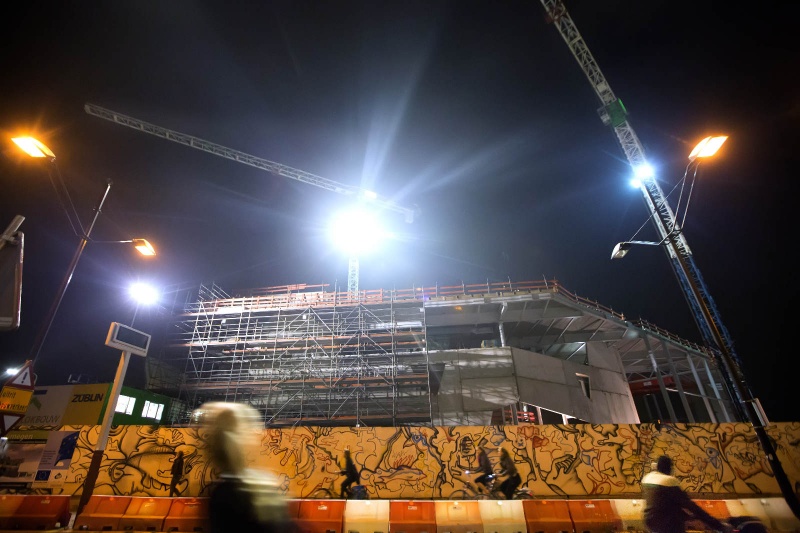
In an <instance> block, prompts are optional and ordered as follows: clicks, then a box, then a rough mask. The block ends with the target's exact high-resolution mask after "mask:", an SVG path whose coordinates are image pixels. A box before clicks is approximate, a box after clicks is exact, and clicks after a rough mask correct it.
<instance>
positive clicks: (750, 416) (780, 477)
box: [611, 137, 800, 516]
mask: <svg viewBox="0 0 800 533" xmlns="http://www.w3.org/2000/svg"><path fill="white" fill-rule="evenodd" d="M725 139H727V137H722V138H720V137H715V138H712V137H707V138H706V139H703V141H701V142H700V144H698V145H697V146H696V147H695V149H694V150H693V151H692V153H691V154H690V155H689V159H690V162H693V161H694V160H695V159H696V158H698V157H701V158H702V157H710V156H711V155H714V154H715V153H716V151H717V150H718V149H719V147H720V146H721V145H722V143H723V142H724V141H725ZM690 164H691V163H690ZM698 164H699V163H698ZM642 189H643V190H645V191H646V192H647V195H648V197H649V200H650V202H652V204H653V205H656V203H655V199H654V198H653V197H652V194H651V193H650V190H649V189H648V188H647V187H642ZM659 216H663V215H662V214H661V212H660V211H659ZM662 223H663V224H664V227H666V228H670V232H669V233H668V234H667V236H666V238H665V239H664V240H662V241H661V242H648V241H626V242H621V243H618V244H617V245H616V246H615V247H614V250H613V252H612V254H611V258H612V259H621V258H622V257H624V256H625V255H626V254H627V253H628V250H630V248H631V245H633V244H646V245H668V246H670V247H671V249H672V251H673V252H674V254H675V257H677V260H678V265H679V266H680V269H681V271H682V272H683V275H684V276H685V278H686V279H687V280H688V281H689V289H690V291H691V293H692V296H693V298H694V300H695V301H696V302H697V303H698V304H699V308H700V311H701V313H702V317H701V318H702V320H703V322H705V325H706V326H707V327H708V329H709V331H710V332H711V334H712V336H713V340H714V343H715V344H716V348H717V353H718V354H719V356H720V359H721V360H722V368H721V370H722V376H723V378H724V379H725V381H726V382H727V385H728V388H729V390H730V391H731V392H732V394H733V398H734V400H736V402H737V404H738V408H739V411H740V412H743V414H744V415H745V417H746V418H747V421H748V422H749V423H750V425H751V426H752V427H753V430H754V431H755V433H756V437H757V438H758V442H759V444H760V445H761V449H762V450H763V452H764V454H765V455H766V457H767V460H768V461H769V464H770V467H771V468H772V472H773V474H774V475H775V480H776V481H777V482H778V486H779V488H780V490H781V493H782V494H783V497H784V499H785V500H786V503H787V504H788V505H789V507H790V508H791V510H792V512H793V513H794V514H795V516H800V514H798V513H800V502H798V499H797V494H796V493H795V492H794V488H793V487H792V484H791V481H789V478H788V477H787V475H786V472H785V471H784V469H783V465H782V464H781V462H780V460H779V459H778V456H777V453H776V451H775V447H774V446H773V444H772V441H771V440H770V438H769V435H768V434H767V431H766V425H767V424H768V423H769V422H768V421H767V417H766V414H765V413H764V411H763V409H762V408H761V404H760V403H759V401H758V399H757V398H754V397H753V395H752V392H751V390H750V388H749V387H748V386H747V383H746V381H745V378H744V373H743V371H742V369H741V366H740V365H739V364H738V362H737V361H736V358H735V357H734V356H733V354H732V353H731V351H730V348H729V346H728V343H727V342H725V338H724V336H723V334H722V332H721V330H720V325H719V324H718V323H717V320H715V318H714V314H713V313H712V311H711V309H709V306H708V303H707V301H706V298H704V297H703V296H702V294H701V290H700V288H699V287H698V286H697V282H696V281H695V279H694V277H693V276H692V275H691V274H690V268H689V265H688V264H687V262H686V258H685V257H684V256H683V254H682V253H681V252H680V249H679V247H678V244H677V242H676V236H677V234H678V232H679V231H681V229H680V228H679V227H678V226H677V225H676V224H674V222H673V221H663V220H662ZM698 325H699V324H698Z"/></svg>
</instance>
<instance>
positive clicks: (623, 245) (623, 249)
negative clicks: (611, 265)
mask: <svg viewBox="0 0 800 533" xmlns="http://www.w3.org/2000/svg"><path fill="white" fill-rule="evenodd" d="M631 246H633V243H631V242H618V243H617V245H616V246H614V250H612V251H611V259H622V258H623V257H625V256H626V255H628V252H629V251H630V249H631Z"/></svg>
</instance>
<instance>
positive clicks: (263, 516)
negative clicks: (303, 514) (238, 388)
mask: <svg viewBox="0 0 800 533" xmlns="http://www.w3.org/2000/svg"><path fill="white" fill-rule="evenodd" d="M197 414H198V419H199V421H200V423H201V425H202V427H203V428H204V429H205V435H204V436H205V441H206V445H207V449H208V451H209V453H210V455H211V461H212V463H213V464H214V466H215V467H216V468H215V469H216V471H217V472H218V474H219V477H218V479H217V480H216V481H215V482H214V484H213V486H212V488H211V494H210V499H209V521H210V530H211V533H245V532H246V533H287V532H290V531H293V530H294V523H293V522H292V521H291V519H290V518H289V509H288V502H287V501H286V498H285V496H284V494H283V493H282V492H281V490H280V487H279V485H278V480H277V479H276V478H275V477H274V476H272V475H270V474H269V473H267V472H265V471H262V470H258V469H254V468H249V467H248V466H247V459H246V457H247V454H248V452H255V451H256V450H257V449H258V446H259V445H260V443H261V434H262V430H263V427H264V426H263V422H262V421H261V418H260V416H259V413H258V411H256V410H255V409H253V408H252V407H250V406H249V405H245V404H240V403H228V402H211V403H207V404H204V405H202V406H201V407H200V408H199V409H198V412H197Z"/></svg>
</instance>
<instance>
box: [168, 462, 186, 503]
mask: <svg viewBox="0 0 800 533" xmlns="http://www.w3.org/2000/svg"><path fill="white" fill-rule="evenodd" d="M171 473H172V480H171V481H170V483H169V495H170V497H172V496H180V495H181V494H180V492H178V483H180V481H181V479H183V452H182V451H179V452H178V453H177V454H176V455H175V459H173V460H172V471H171Z"/></svg>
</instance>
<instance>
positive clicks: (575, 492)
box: [39, 422, 800, 499]
mask: <svg viewBox="0 0 800 533" xmlns="http://www.w3.org/2000/svg"><path fill="white" fill-rule="evenodd" d="M59 430H60V431H73V432H77V443H76V446H75V450H74V453H73V456H72V460H71V462H70V463H69V469H68V471H67V472H66V473H65V474H66V475H65V476H64V477H63V480H62V481H61V482H60V483H59V484H57V485H53V486H51V487H49V488H48V489H41V490H48V491H50V490H52V492H53V493H60V494H80V491H81V486H82V483H83V481H84V479H85V477H86V470H87V468H88V466H89V463H90V458H91V451H92V449H93V448H94V445H95V443H96V440H97V437H98V433H99V426H64V427H61V428H59ZM769 434H770V436H771V438H773V439H774V441H775V444H776V449H777V450H778V457H779V458H780V460H781V462H782V464H783V465H784V469H785V470H786V473H787V475H788V476H789V479H790V480H791V481H792V483H793V485H794V486H795V487H800V471H798V465H799V464H800V445H799V444H798V443H800V422H793V423H781V424H773V425H771V426H770V428H769ZM479 446H485V447H487V449H488V451H489V456H490V459H491V460H492V462H494V463H495V464H497V463H498V461H499V455H500V453H499V449H500V448H501V447H502V448H506V449H507V450H508V451H509V452H510V453H511V455H512V457H513V458H514V459H515V461H516V463H517V468H518V470H519V472H520V475H521V476H522V480H523V484H524V485H527V487H528V488H530V489H531V490H532V491H533V492H534V494H536V495H537V496H539V497H545V498H547V497H550V498H552V497H561V496H570V497H609V496H630V495H637V494H639V493H640V486H639V480H640V479H641V477H642V475H643V474H644V473H645V472H648V471H649V470H650V468H651V463H653V462H654V461H655V460H656V458H657V457H658V456H659V455H662V454H667V455H669V456H670V457H672V458H673V459H674V462H675V474H676V475H677V476H678V477H679V478H680V479H681V485H682V487H683V488H684V489H685V490H687V491H689V492H691V493H712V494H715V495H720V496H724V497H732V496H738V497H752V496H755V495H779V494H780V489H779V487H778V484H777V482H776V481H775V479H774V477H773V475H772V473H771V470H770V466H769V463H768V462H767V460H766V458H765V457H764V456H763V454H762V452H761V448H760V447H759V444H758V439H757V438H756V435H755V433H754V432H753V431H751V430H750V428H749V426H748V425H747V424H741V423H732V424H682V425H668V424H664V425H662V426H661V427H656V426H654V425H652V424H636V425H632V424H604V425H591V424H580V425H520V426H456V427H401V428H384V427H376V428H370V427H366V428H364V427H362V428H325V427H297V428H292V429H265V430H264V434H263V439H262V443H261V447H260V450H259V452H258V454H257V455H256V456H253V457H250V458H249V459H250V461H251V462H252V465H253V466H256V467H262V468H266V469H268V470H270V471H272V472H273V473H274V474H275V475H276V476H278V477H279V479H280V480H281V483H282V487H283V489H284V491H285V492H286V495H287V496H288V497H291V498H306V497H313V496H318V495H319V494H320V493H321V489H328V490H330V491H331V492H332V493H333V494H338V492H339V484H340V483H341V481H342V480H343V479H344V478H343V476H341V475H340V474H339V471H340V470H341V468H342V461H343V451H344V449H345V448H346V447H349V449H350V451H351V453H352V455H353V458H354V459H355V461H356V464H357V465H358V466H359V467H360V468H362V484H363V485H364V486H365V487H366V489H367V491H368V492H369V496H370V497H371V498H382V499H389V498H419V499H437V498H447V499H449V498H459V497H464V496H466V493H465V491H464V485H465V483H467V482H469V481H471V480H472V479H473V477H474V475H472V474H470V472H471V471H473V470H474V469H475V468H476V467H477V450H478V447H479ZM178 451H183V453H184V458H185V467H184V469H185V475H184V478H183V479H182V480H181V482H180V483H179V485H178V488H179V490H180V491H181V493H182V495H183V496H207V495H208V491H209V487H210V485H211V483H212V482H213V480H214V479H215V477H216V472H214V470H213V468H211V467H210V465H209V463H208V461H207V460H206V454H205V449H204V440H203V434H202V430H200V429H198V428H171V427H156V426H116V427H114V428H112V431H111V434H110V439H109V444H108V446H107V448H106V456H105V459H104V460H103V463H102V465H101V470H100V475H99V477H98V480H97V484H96V487H95V491H94V493H95V494H118V495H129V496H167V495H168V493H169V483H170V478H171V475H170V469H171V466H172V459H173V457H174V456H175V453H176V452H178ZM39 477H40V478H42V477H43V478H44V479H46V477H45V474H41V476H39Z"/></svg>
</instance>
